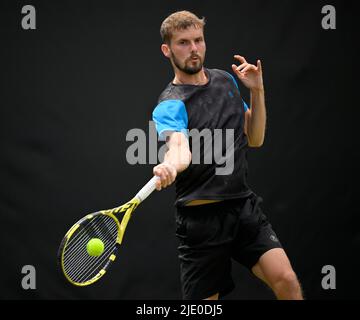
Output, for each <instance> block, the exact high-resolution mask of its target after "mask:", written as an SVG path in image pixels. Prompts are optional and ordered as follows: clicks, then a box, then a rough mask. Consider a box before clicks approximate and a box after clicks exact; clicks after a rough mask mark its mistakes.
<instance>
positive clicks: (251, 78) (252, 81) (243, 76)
mask: <svg viewBox="0 0 360 320" xmlns="http://www.w3.org/2000/svg"><path fill="white" fill-rule="evenodd" d="M234 58H235V59H237V60H239V61H240V65H239V66H237V65H235V64H233V65H232V66H231V67H232V69H233V71H234V73H235V74H236V75H237V77H238V78H239V79H240V80H241V82H242V83H243V84H244V86H245V87H247V88H248V89H250V90H264V84H263V78H262V68H261V61H260V60H258V61H257V64H256V66H255V65H253V64H250V63H248V62H247V61H246V60H245V58H244V57H243V56H239V55H235V56H234Z"/></svg>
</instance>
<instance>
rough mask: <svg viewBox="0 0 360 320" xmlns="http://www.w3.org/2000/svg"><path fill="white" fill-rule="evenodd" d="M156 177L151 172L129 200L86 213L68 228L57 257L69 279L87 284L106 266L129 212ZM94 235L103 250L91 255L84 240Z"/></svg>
mask: <svg viewBox="0 0 360 320" xmlns="http://www.w3.org/2000/svg"><path fill="white" fill-rule="evenodd" d="M158 179H159V177H157V176H154V177H153V178H152V179H151V180H150V181H149V182H148V183H147V184H146V185H145V186H144V187H143V188H142V189H141V190H140V191H139V192H138V193H137V194H136V196H135V197H134V198H133V199H131V200H130V201H129V202H127V203H125V204H123V205H121V206H119V207H116V208H113V209H108V210H102V211H98V212H94V213H91V214H88V215H87V216H85V217H83V218H82V219H80V220H79V221H78V222H76V223H75V224H74V225H73V226H72V227H71V228H70V229H69V231H68V232H67V233H66V234H65V236H64V238H63V240H62V242H61V244H60V247H59V250H58V259H59V264H60V266H61V270H62V272H63V274H64V275H65V278H66V279H67V280H68V281H69V282H70V283H72V284H73V285H76V286H88V285H90V284H93V283H94V282H96V281H97V280H99V279H100V278H101V277H102V276H103V275H104V274H105V273H106V272H107V271H108V270H109V268H110V266H111V265H112V263H113V262H114V260H115V258H116V254H117V251H118V249H119V247H120V245H121V243H122V241H123V237H124V233H125V230H126V226H127V224H128V222H129V220H130V217H131V214H132V213H133V211H134V210H135V209H136V207H137V206H138V205H139V204H140V203H141V202H142V201H144V200H145V199H146V198H147V197H148V196H149V195H150V194H151V193H152V192H153V191H154V190H155V184H156V181H157V180H158ZM120 221H121V222H120ZM94 238H97V239H100V240H101V241H102V243H103V244H104V249H103V252H102V253H101V254H100V255H98V256H91V255H89V253H88V251H87V244H88V243H89V241H90V240H91V239H94Z"/></svg>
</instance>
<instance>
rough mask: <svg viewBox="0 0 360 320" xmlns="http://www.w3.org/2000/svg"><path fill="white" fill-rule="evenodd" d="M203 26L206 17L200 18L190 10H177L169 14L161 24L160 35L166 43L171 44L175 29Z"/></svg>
mask: <svg viewBox="0 0 360 320" xmlns="http://www.w3.org/2000/svg"><path fill="white" fill-rule="evenodd" d="M191 26H192V27H195V28H202V29H204V26H205V18H204V17H203V18H202V19H199V18H198V17H197V16H196V15H195V14H193V13H192V12H190V11H177V12H174V13H172V14H171V15H169V16H168V17H167V18H166V19H165V20H164V21H163V23H162V24H161V27H160V35H161V38H162V40H163V42H164V43H166V44H170V41H171V38H172V36H173V33H174V31H177V30H184V29H187V28H189V27H191Z"/></svg>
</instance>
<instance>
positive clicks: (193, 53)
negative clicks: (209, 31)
mask: <svg viewBox="0 0 360 320" xmlns="http://www.w3.org/2000/svg"><path fill="white" fill-rule="evenodd" d="M168 48H169V56H168V57H169V58H170V59H171V61H172V63H173V64H174V65H175V66H176V67H177V68H178V69H180V70H181V71H183V72H185V73H187V74H196V73H198V72H199V71H200V70H201V69H202V67H203V63H204V59H205V52H206V45H205V39H204V32H203V29H202V28H195V27H189V28H187V29H185V30H179V31H176V32H174V33H173V36H172V39H171V42H170V45H169V46H168Z"/></svg>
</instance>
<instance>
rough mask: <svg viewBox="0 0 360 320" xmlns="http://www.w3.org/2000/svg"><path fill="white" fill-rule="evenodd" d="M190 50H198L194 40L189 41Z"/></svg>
mask: <svg viewBox="0 0 360 320" xmlns="http://www.w3.org/2000/svg"><path fill="white" fill-rule="evenodd" d="M191 51H195V52H197V51H198V47H197V45H196V43H195V41H191Z"/></svg>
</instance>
